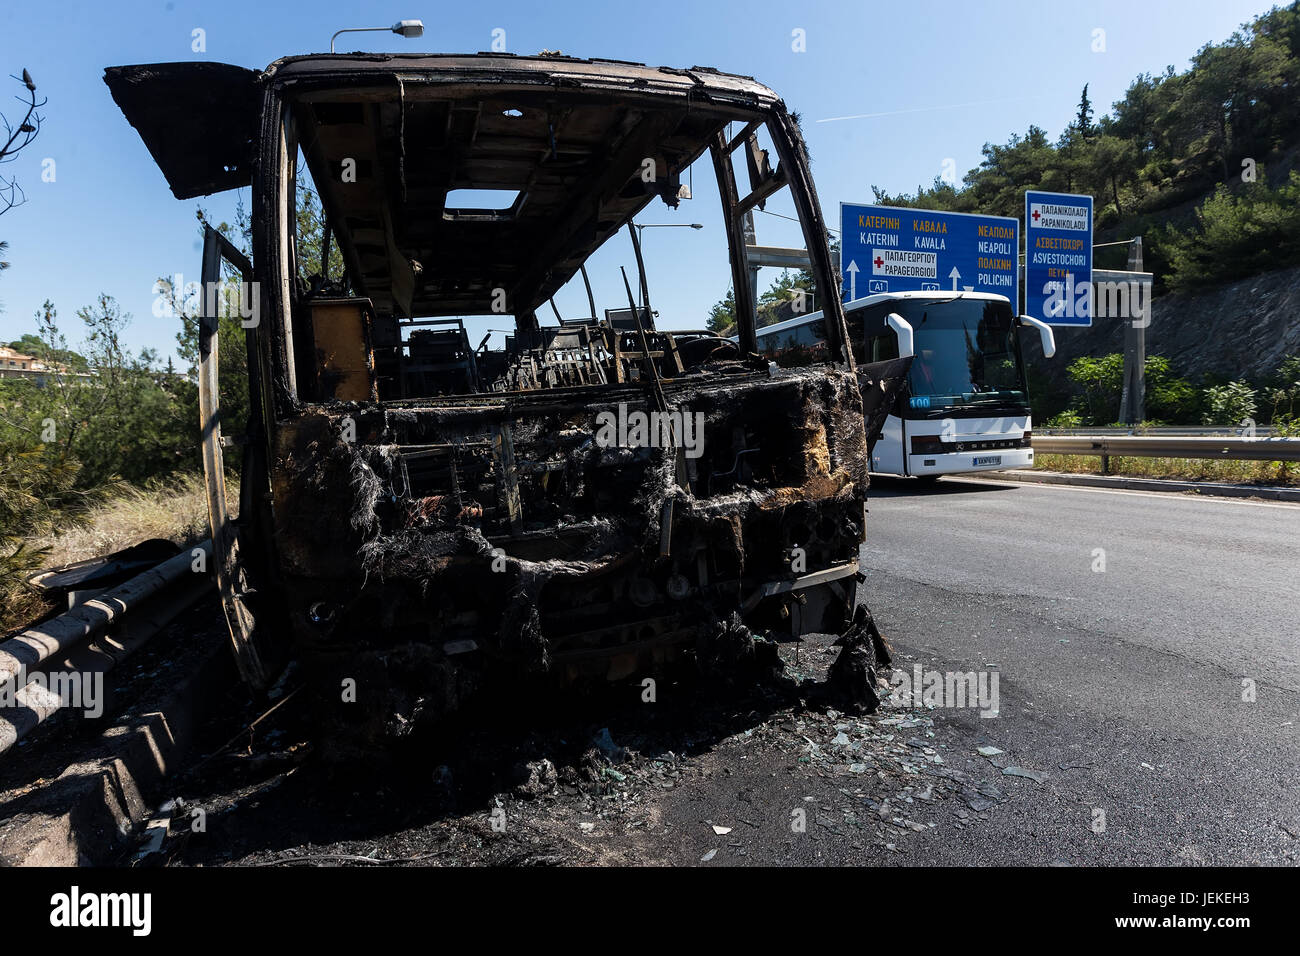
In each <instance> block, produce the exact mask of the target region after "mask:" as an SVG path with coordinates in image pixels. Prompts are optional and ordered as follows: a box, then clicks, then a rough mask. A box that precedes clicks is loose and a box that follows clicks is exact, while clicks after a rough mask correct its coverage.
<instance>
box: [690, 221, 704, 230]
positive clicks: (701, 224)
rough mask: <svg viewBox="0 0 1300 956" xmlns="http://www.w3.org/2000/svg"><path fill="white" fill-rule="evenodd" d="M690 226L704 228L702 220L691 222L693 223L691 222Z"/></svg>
mask: <svg viewBox="0 0 1300 956" xmlns="http://www.w3.org/2000/svg"><path fill="white" fill-rule="evenodd" d="M691 228H692V229H703V228H704V223H702V222H693V223H691Z"/></svg>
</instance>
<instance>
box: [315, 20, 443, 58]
mask: <svg viewBox="0 0 1300 956" xmlns="http://www.w3.org/2000/svg"><path fill="white" fill-rule="evenodd" d="M385 30H388V31H390V32H392V33H396V34H397V35H398V36H401V37H406V39H408V40H410V39H412V38H414V37H422V36H424V21H423V20H398V21H397V22H396V23H394V24H393V25H392V26H391V27H346V28H344V29H342V30H337V31H335V33H334V35H333V36H332V37H330V52H331V53H333V52H334V41H335V40H337V39H338V38H339V37H340V36H342V35H343V34H344V33H382V32H383V31H385Z"/></svg>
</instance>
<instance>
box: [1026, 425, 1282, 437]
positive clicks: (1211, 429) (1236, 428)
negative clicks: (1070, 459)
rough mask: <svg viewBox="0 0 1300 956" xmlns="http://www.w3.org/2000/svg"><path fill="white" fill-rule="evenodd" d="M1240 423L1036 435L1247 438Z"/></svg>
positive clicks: (1264, 432)
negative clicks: (1221, 436) (1220, 436)
mask: <svg viewBox="0 0 1300 956" xmlns="http://www.w3.org/2000/svg"><path fill="white" fill-rule="evenodd" d="M1242 432H1243V430H1242V427H1241V426H1240V425H1118V426H1112V427H1109V428H1098V427H1082V428H1035V429H1034V434H1036V435H1049V436H1056V435H1089V436H1093V435H1104V436H1106V437H1110V436H1119V435H1182V436H1185V437H1188V438H1196V437H1200V436H1207V435H1214V436H1219V435H1224V436H1228V437H1235V438H1245V437H1247V436H1246V435H1244V434H1243V433H1242ZM1272 434H1273V429H1271V428H1256V429H1255V431H1254V435H1255V437H1256V438H1267V437H1269V436H1270V435H1272Z"/></svg>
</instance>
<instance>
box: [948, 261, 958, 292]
mask: <svg viewBox="0 0 1300 956" xmlns="http://www.w3.org/2000/svg"><path fill="white" fill-rule="evenodd" d="M948 278H949V279H951V280H952V291H953V292H956V291H957V280H958V279H960V278H961V273H960V272H958V271H957V267H956V266H953V267H952V272H949V273H948Z"/></svg>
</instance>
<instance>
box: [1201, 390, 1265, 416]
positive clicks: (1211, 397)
mask: <svg viewBox="0 0 1300 956" xmlns="http://www.w3.org/2000/svg"><path fill="white" fill-rule="evenodd" d="M1257 408H1258V395H1257V394H1256V392H1255V390H1254V389H1253V388H1251V387H1250V385H1249V384H1248V383H1246V382H1228V383H1227V384H1226V385H1215V386H1212V387H1210V388H1207V389H1206V390H1205V424H1207V425H1233V426H1235V425H1240V424H1241V423H1242V422H1243V421H1245V420H1246V419H1248V418H1251V419H1253V418H1254V417H1255V411H1256V409H1257Z"/></svg>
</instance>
